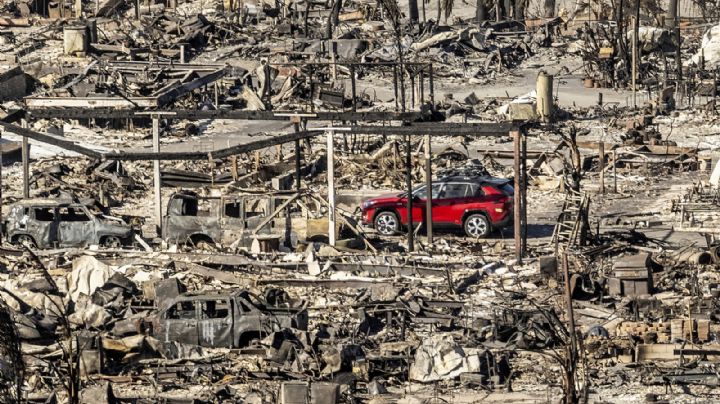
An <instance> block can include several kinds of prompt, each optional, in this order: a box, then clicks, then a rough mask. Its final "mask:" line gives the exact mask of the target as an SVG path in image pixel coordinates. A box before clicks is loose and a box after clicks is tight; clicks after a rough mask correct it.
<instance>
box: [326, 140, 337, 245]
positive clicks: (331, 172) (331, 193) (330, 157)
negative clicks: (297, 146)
mask: <svg viewBox="0 0 720 404" xmlns="http://www.w3.org/2000/svg"><path fill="white" fill-rule="evenodd" d="M326 133H327V183H328V204H329V205H330V209H329V210H328V243H330V245H331V246H335V144H334V137H335V131H334V130H333V129H332V128H331V129H328V130H327V131H326Z"/></svg>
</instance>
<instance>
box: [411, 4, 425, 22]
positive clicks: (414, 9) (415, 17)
mask: <svg viewBox="0 0 720 404" xmlns="http://www.w3.org/2000/svg"><path fill="white" fill-rule="evenodd" d="M422 1H424V0H422ZM408 12H409V14H410V15H409V17H410V24H417V22H418V21H419V20H420V15H419V11H418V4H417V0H408Z"/></svg>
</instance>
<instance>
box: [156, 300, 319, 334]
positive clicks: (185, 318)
mask: <svg viewBox="0 0 720 404" xmlns="http://www.w3.org/2000/svg"><path fill="white" fill-rule="evenodd" d="M305 306H306V304H305V303H304V302H299V303H298V304H294V305H293V304H289V303H282V304H280V305H277V306H273V305H271V304H270V303H268V302H267V301H265V300H263V299H261V298H260V297H258V296H256V295H254V294H252V293H250V292H248V291H246V290H239V291H236V292H233V293H229V294H228V293H219V292H218V293H203V294H197V295H196V294H182V295H180V296H177V297H175V298H172V299H169V300H168V301H166V302H163V303H162V304H161V307H160V309H159V310H158V313H157V315H156V316H154V317H152V318H151V319H150V324H149V328H150V329H151V330H152V331H151V332H152V334H153V335H154V336H155V337H156V338H157V339H159V340H161V341H163V342H170V341H176V342H180V343H184V344H193V345H200V346H207V347H230V348H238V347H244V346H247V345H248V344H249V343H250V342H252V341H254V340H259V339H262V338H264V337H266V336H267V335H268V334H270V333H272V332H275V331H280V330H283V329H286V328H294V329H299V330H303V331H306V330H307V327H308V313H307V309H306V308H305Z"/></svg>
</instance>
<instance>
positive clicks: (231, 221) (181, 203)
mask: <svg viewBox="0 0 720 404" xmlns="http://www.w3.org/2000/svg"><path fill="white" fill-rule="evenodd" d="M326 216H327V210H326V209H325V210H324V206H322V204H321V203H320V201H319V200H318V199H317V198H316V197H313V196H309V195H301V194H298V193H294V192H271V193H243V194H237V195H223V196H200V195H198V194H197V193H195V192H192V191H180V192H176V193H174V194H172V195H171V196H170V199H169V201H168V204H167V214H166V215H165V216H164V217H163V219H162V220H163V226H162V236H163V239H164V240H166V241H168V242H170V243H174V244H190V245H194V246H196V247H198V248H200V249H202V248H206V247H208V248H212V246H214V245H215V244H220V245H224V246H230V245H237V246H242V247H249V246H250V245H251V243H252V241H253V239H254V238H264V239H276V240H280V241H281V242H285V244H288V243H287V242H286V241H289V244H290V245H293V244H295V243H296V242H297V241H324V240H325V239H327V230H328V220H327V217H326ZM337 230H338V232H339V231H340V230H342V229H341V228H340V226H338V229H337Z"/></svg>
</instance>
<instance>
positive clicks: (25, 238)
mask: <svg viewBox="0 0 720 404" xmlns="http://www.w3.org/2000/svg"><path fill="white" fill-rule="evenodd" d="M15 244H17V245H19V246H25V247H27V248H37V245H36V244H35V240H33V238H32V236H29V235H27V234H20V235H19V236H17V237H15Z"/></svg>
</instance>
